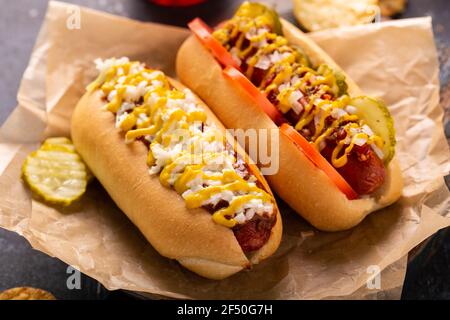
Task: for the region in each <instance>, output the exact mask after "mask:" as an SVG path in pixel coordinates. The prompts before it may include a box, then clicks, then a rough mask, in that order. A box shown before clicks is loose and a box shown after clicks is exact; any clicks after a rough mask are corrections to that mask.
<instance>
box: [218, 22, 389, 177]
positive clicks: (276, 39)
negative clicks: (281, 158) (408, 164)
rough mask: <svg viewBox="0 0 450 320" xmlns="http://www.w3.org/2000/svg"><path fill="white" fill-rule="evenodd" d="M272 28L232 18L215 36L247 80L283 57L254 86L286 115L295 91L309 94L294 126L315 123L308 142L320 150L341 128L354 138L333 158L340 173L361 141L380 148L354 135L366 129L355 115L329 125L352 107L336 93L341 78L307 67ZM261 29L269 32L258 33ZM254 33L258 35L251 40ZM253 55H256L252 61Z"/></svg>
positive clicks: (375, 138)
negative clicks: (241, 64)
mask: <svg viewBox="0 0 450 320" xmlns="http://www.w3.org/2000/svg"><path fill="white" fill-rule="evenodd" d="M269 29H270V22H269V21H267V20H266V19H264V16H261V17H257V18H255V19H252V18H248V17H243V16H234V17H233V18H232V19H230V20H229V21H227V22H226V23H225V24H224V25H223V27H221V28H219V29H217V30H216V31H214V33H213V36H214V37H215V38H216V39H217V40H219V41H220V42H221V43H222V45H224V46H225V47H226V48H227V49H228V50H231V49H233V50H235V52H236V54H237V56H238V57H239V58H240V59H241V60H243V61H245V63H246V65H247V69H246V70H245V75H246V76H247V77H248V78H249V79H251V78H252V76H253V74H254V69H255V66H256V65H257V64H258V61H259V60H260V59H261V57H269V56H270V55H272V54H274V53H275V52H278V54H279V55H280V56H281V58H280V59H279V60H278V61H271V64H270V67H269V68H268V71H267V72H266V73H265V75H264V77H263V79H262V81H261V82H260V83H255V85H257V86H258V87H259V89H260V90H261V91H263V92H264V93H265V94H266V95H269V94H271V93H272V94H273V93H276V100H277V101H278V105H277V107H278V109H279V110H280V111H281V112H282V113H287V112H289V111H290V110H291V109H292V103H290V102H289V97H290V96H291V94H292V93H293V92H295V91H300V92H301V93H302V94H303V95H304V96H306V95H307V97H308V99H307V100H306V104H304V103H303V104H302V113H301V114H300V118H299V120H298V122H297V123H295V124H294V126H295V129H296V130H297V131H301V130H302V129H303V128H305V127H307V126H308V125H309V124H310V123H311V122H312V121H314V125H315V131H314V135H313V136H312V137H311V141H310V142H311V143H313V144H314V146H315V147H316V148H317V149H318V150H319V151H320V145H321V143H322V142H324V141H325V140H326V139H327V138H328V137H330V136H331V135H332V134H333V132H334V129H336V128H338V127H340V126H343V128H344V130H345V132H346V134H347V137H351V140H350V141H348V139H343V140H340V141H339V142H338V143H337V145H336V147H335V148H334V150H333V152H332V159H331V162H332V164H333V166H334V167H336V168H339V167H342V166H344V165H345V164H346V163H347V159H348V157H347V156H348V155H349V153H350V152H351V151H352V149H353V147H354V146H355V141H357V140H358V139H363V140H365V141H366V143H367V144H369V145H370V144H375V145H376V146H377V147H378V148H382V146H383V144H384V141H383V139H382V138H381V137H380V136H378V135H371V136H369V135H367V134H366V133H364V132H357V133H356V134H355V133H352V132H351V131H350V128H359V129H361V128H362V127H363V126H364V125H365V123H364V121H363V120H362V119H360V118H359V117H358V116H357V115H354V114H348V113H346V114H345V115H341V116H339V117H338V119H334V118H333V119H334V120H333V122H332V123H331V124H327V123H326V121H327V120H326V119H327V118H328V117H329V116H330V115H331V114H332V113H333V109H342V110H344V109H345V108H346V106H347V105H349V102H350V100H351V99H350V97H349V96H348V95H346V94H343V95H341V96H338V95H337V94H336V91H338V92H339V90H336V87H337V78H336V75H335V74H334V72H333V70H332V69H331V68H329V67H328V66H327V65H324V64H322V65H320V66H319V67H318V68H316V69H313V68H311V67H308V66H306V65H305V64H304V63H303V62H302V59H301V54H300V53H299V51H298V50H296V49H295V48H294V47H292V46H290V45H289V44H288V41H287V39H286V38H284V37H283V36H280V35H277V34H275V33H273V32H270V31H268V30H269ZM258 30H267V31H266V32H259V31H258ZM252 34H255V35H253V36H251V35H252ZM236 37H238V38H237V40H236V41H235V42H234V43H232V42H230V40H233V39H236ZM244 40H247V41H244ZM244 43H245V45H244ZM250 53H252V55H250V56H249V54H250ZM294 78H295V79H296V81H295V83H290V82H291V80H292V79H294ZM269 80H271V81H269ZM268 83H269V84H268ZM286 83H289V85H286V86H284V88H282V89H280V86H282V85H283V84H286ZM267 84H268V85H267ZM324 94H328V95H330V96H331V99H321V97H322V96H323V95H324ZM359 131H361V130H359Z"/></svg>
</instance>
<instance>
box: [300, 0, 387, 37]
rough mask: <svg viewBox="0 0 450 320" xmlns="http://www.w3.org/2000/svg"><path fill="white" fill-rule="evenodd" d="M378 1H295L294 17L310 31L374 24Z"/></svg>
mask: <svg viewBox="0 0 450 320" xmlns="http://www.w3.org/2000/svg"><path fill="white" fill-rule="evenodd" d="M378 13H379V7H378V0H294V15H295V17H296V18H297V20H298V22H299V23H300V24H301V25H302V26H303V27H304V28H305V29H307V30H308V31H319V30H324V29H330V28H338V27H342V26H352V25H359V24H366V23H370V22H372V21H373V20H374V19H375V17H376V15H377V14H378Z"/></svg>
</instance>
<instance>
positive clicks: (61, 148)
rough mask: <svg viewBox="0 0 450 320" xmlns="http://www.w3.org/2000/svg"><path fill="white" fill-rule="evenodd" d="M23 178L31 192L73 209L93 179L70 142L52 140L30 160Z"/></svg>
mask: <svg viewBox="0 0 450 320" xmlns="http://www.w3.org/2000/svg"><path fill="white" fill-rule="evenodd" d="M22 174H23V177H24V179H25V181H26V182H27V184H28V185H29V186H30V188H31V190H32V191H33V192H35V193H36V194H38V195H40V196H41V197H42V198H44V199H45V200H46V201H48V202H51V203H56V204H62V205H66V206H68V205H70V204H71V203H72V202H74V201H75V200H77V199H79V198H80V197H81V195H83V193H84V192H85V191H86V186H87V182H88V180H89V178H90V176H91V174H90V173H89V170H88V169H87V167H86V165H85V164H84V163H83V161H82V160H81V158H80V156H79V155H78V154H77V153H76V151H75V147H74V146H73V144H72V142H71V141H70V140H69V139H67V138H49V139H47V140H46V141H45V142H44V143H43V144H42V146H41V148H40V149H38V150H36V151H34V152H32V153H31V154H30V155H28V156H27V158H26V160H25V162H24V164H23V167H22Z"/></svg>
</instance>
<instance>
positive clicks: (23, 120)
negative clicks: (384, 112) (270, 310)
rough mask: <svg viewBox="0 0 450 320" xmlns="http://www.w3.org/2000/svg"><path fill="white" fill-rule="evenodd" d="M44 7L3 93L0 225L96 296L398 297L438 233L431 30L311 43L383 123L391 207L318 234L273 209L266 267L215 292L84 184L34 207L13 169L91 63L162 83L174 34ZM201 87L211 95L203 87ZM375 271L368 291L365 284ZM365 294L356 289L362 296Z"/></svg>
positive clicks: (179, 37) (63, 118) (63, 122)
mask: <svg viewBox="0 0 450 320" xmlns="http://www.w3.org/2000/svg"><path fill="white" fill-rule="evenodd" d="M75 9H76V10H78V9H80V14H81V16H80V21H79V22H80V28H79V29H78V28H73V23H71V21H69V20H68V19H71V17H72V18H73V16H72V15H73V13H74V12H75V11H76V10H75V11H74V8H73V6H70V5H68V4H64V3H61V2H50V3H49V8H48V12H47V15H46V18H45V21H44V24H43V26H42V29H41V31H40V33H39V36H38V39H37V42H36V45H35V48H34V50H33V53H32V55H31V58H30V62H29V65H28V67H27V69H26V71H25V73H24V75H23V79H22V83H21V86H20V89H19V92H18V95H17V99H18V105H17V107H16V108H15V109H14V111H13V112H12V114H11V116H10V117H9V118H8V119H7V121H6V122H5V123H4V124H3V126H2V127H1V129H0V190H1V192H0V226H1V227H3V228H5V229H8V230H12V231H15V232H17V233H18V234H21V235H22V236H24V237H25V238H26V239H27V240H28V241H29V242H30V243H31V245H32V246H33V247H34V248H35V249H37V250H40V251H42V252H45V253H47V254H48V255H51V256H54V257H57V258H59V259H61V260H62V261H64V262H66V263H68V264H70V265H72V266H74V267H76V268H78V269H79V270H80V271H82V272H84V273H85V274H87V275H89V276H91V277H93V278H95V279H97V280H98V281H100V282H101V283H102V284H103V285H104V286H105V287H107V288H108V289H125V290H131V291H139V292H142V293H143V294H145V295H147V296H151V297H155V296H157V297H161V296H164V297H173V298H193V299H196V298H203V299H218V298H221V299H228V298H235V299H250V298H253V299H323V298H328V299H330V298H346V297H347V298H366V299H367V298H368V299H375V298H394V299H395V298H399V296H400V293H401V287H402V283H403V279H404V274H405V267H406V255H407V254H408V252H409V251H410V250H411V249H412V248H413V247H414V246H416V245H417V244H419V243H420V242H421V241H423V240H424V239H426V238H427V237H429V236H430V235H432V234H433V233H435V232H436V231H437V230H439V229H441V228H443V227H446V226H448V225H450V218H449V201H450V200H449V199H450V197H449V192H448V189H447V188H446V186H445V184H444V180H443V176H444V175H445V174H447V173H448V172H449V169H450V163H449V151H448V146H447V142H446V140H445V137H444V132H443V127H442V114H443V111H442V108H441V107H440V106H439V96H438V95H439V83H438V72H439V71H438V62H437V57H436V50H435V46H434V41H433V33H432V28H431V20H430V19H429V18H418V19H408V20H399V21H392V22H386V23H380V24H371V25H365V26H358V27H351V28H344V29H339V30H329V31H326V32H321V33H315V34H311V35H310V36H311V37H312V38H313V39H314V40H315V41H317V43H318V44H319V45H320V46H322V47H323V48H324V49H325V50H326V51H327V52H328V53H329V54H330V55H331V56H332V57H333V58H334V59H336V61H337V62H338V64H340V65H341V66H342V67H343V69H344V70H346V71H347V72H348V74H350V75H351V76H352V77H353V79H354V80H355V81H356V82H357V83H358V84H359V85H360V86H361V87H362V89H363V90H365V92H366V93H368V94H371V95H374V96H377V97H381V98H383V99H384V100H385V101H386V102H387V104H388V105H389V108H390V110H391V112H392V114H393V116H394V118H395V125H396V129H397V138H398V147H397V156H398V159H399V161H400V163H401V167H402V171H403V176H404V179H405V189H404V191H403V197H402V198H401V199H400V201H398V202H397V203H396V204H394V205H392V206H391V207H389V208H386V209H384V210H381V211H379V212H377V213H374V214H371V215H370V216H369V217H368V218H366V219H365V220H364V221H363V222H362V223H361V224H360V225H359V226H357V227H355V228H353V229H351V230H348V231H344V232H337V233H324V232H319V231H317V230H315V229H314V228H312V227H311V226H310V225H309V224H307V223H306V222H305V221H303V220H302V219H301V218H300V217H299V216H298V215H296V214H294V213H293V212H292V211H291V210H290V209H289V208H288V207H287V206H286V205H284V204H283V203H281V202H280V208H281V210H282V214H283V222H284V234H283V241H282V244H281V246H280V248H279V250H278V251H277V252H276V254H275V255H274V256H272V257H271V258H270V259H268V260H267V261H264V262H263V263H261V264H260V265H257V266H255V267H254V268H253V269H252V270H250V271H244V272H240V273H238V274H236V275H234V276H232V277H230V278H229V279H226V280H223V281H213V280H207V279H203V278H201V277H199V276H197V275H195V274H193V273H191V272H190V271H187V270H186V269H184V268H182V267H181V266H180V265H179V264H178V263H177V262H175V261H171V260H169V259H166V258H164V257H162V256H160V255H159V254H158V253H157V252H156V251H155V250H154V249H153V248H152V247H151V245H150V244H149V243H148V242H147V241H146V240H145V239H144V237H143V236H142V235H141V234H140V233H139V231H138V230H137V228H136V227H134V226H133V225H132V223H131V222H130V221H129V220H128V219H127V218H126V216H125V215H124V214H123V213H122V212H120V210H119V209H118V208H117V207H116V206H115V204H114V203H113V201H112V200H111V199H110V198H109V196H108V194H107V193H106V192H105V191H104V189H103V188H102V187H101V185H100V184H99V183H98V182H97V181H94V182H93V183H91V184H90V185H89V187H88V191H87V193H86V194H85V195H84V196H83V198H82V200H81V201H79V202H78V203H75V204H73V205H72V206H70V207H68V208H59V207H55V206H51V205H48V204H45V203H42V202H40V201H39V200H37V199H34V198H33V196H32V194H31V193H30V192H29V190H28V189H27V188H26V187H25V185H24V184H23V182H22V180H21V179H20V175H21V165H22V163H23V160H24V158H25V157H26V155H27V154H28V153H29V152H30V151H32V150H34V149H36V148H37V147H38V145H39V143H40V142H41V141H42V140H43V139H44V138H46V137H48V136H56V135H66V136H68V135H69V123H70V116H71V112H72V110H73V108H74V106H75V104H76V102H77V100H78V99H79V98H80V97H81V95H82V94H83V92H84V88H85V86H86V85H87V84H88V83H89V82H90V81H92V80H93V79H94V77H95V69H94V64H93V60H94V59H95V58H97V57H101V58H107V57H112V56H116V57H120V56H129V57H130V58H132V59H137V60H141V61H144V62H146V63H147V64H148V65H149V66H152V67H154V68H160V69H161V70H163V71H164V72H166V73H167V74H168V75H171V76H174V75H175V72H174V62H175V55H176V52H177V48H178V47H179V46H180V44H181V43H182V41H183V40H184V39H185V37H186V36H187V35H188V34H189V32H188V31H187V30H185V29H180V28H175V27H170V26H163V25H158V24H152V23H142V22H136V21H132V20H129V19H125V18H120V17H116V16H112V15H109V14H105V13H101V12H97V11H94V10H90V9H85V8H78V9H77V8H75ZM211 85H214V84H211ZM377 270H382V273H381V278H380V279H381V281H380V284H381V287H379V288H378V287H377V285H376V284H377V282H376V281H375V280H374V279H373V278H374V276H375V275H376V273H377ZM367 283H369V285H366V284H367Z"/></svg>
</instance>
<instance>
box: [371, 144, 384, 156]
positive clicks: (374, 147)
mask: <svg viewBox="0 0 450 320" xmlns="http://www.w3.org/2000/svg"><path fill="white" fill-rule="evenodd" d="M370 146H371V147H372V149H373V151H374V152H375V154H376V155H377V156H378V158H380V159H384V152H383V151H382V150H381V149H380V148H378V147H377V146H376V145H375V144H373V143H372V144H371V145H370Z"/></svg>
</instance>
